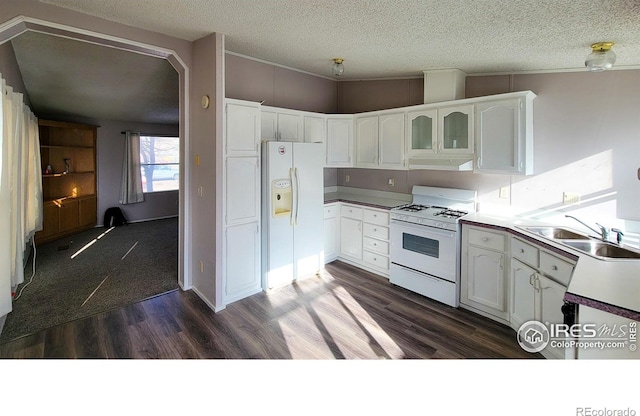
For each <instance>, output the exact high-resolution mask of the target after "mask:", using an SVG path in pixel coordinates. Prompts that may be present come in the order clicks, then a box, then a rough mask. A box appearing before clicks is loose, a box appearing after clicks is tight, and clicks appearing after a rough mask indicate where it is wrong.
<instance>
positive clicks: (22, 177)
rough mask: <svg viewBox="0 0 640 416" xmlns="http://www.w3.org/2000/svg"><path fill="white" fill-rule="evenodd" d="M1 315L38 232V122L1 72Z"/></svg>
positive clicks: (6, 309)
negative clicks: (30, 243)
mask: <svg viewBox="0 0 640 416" xmlns="http://www.w3.org/2000/svg"><path fill="white" fill-rule="evenodd" d="M0 83H1V84H2V85H1V95H2V97H1V99H0V141H1V143H0V316H3V315H6V314H7V313H9V312H11V291H12V289H13V288H15V287H16V286H17V285H19V284H21V283H23V282H24V252H25V249H26V248H27V243H28V241H29V239H31V237H33V235H34V234H35V233H36V231H40V230H42V207H43V202H42V172H41V170H40V138H39V135H38V120H37V119H36V117H35V116H34V115H33V113H32V112H31V110H30V109H29V107H27V106H26V105H25V104H24V102H23V95H22V94H20V93H16V92H14V91H13V88H11V87H10V86H8V85H7V84H6V81H5V80H4V78H2V75H1V74H0Z"/></svg>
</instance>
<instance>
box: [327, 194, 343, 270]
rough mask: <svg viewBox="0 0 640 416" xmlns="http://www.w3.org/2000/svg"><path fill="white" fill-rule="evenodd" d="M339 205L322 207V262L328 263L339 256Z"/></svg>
mask: <svg viewBox="0 0 640 416" xmlns="http://www.w3.org/2000/svg"><path fill="white" fill-rule="evenodd" d="M339 209H340V204H338V203H334V204H326V205H325V206H324V262H325V264H326V263H329V262H332V261H334V260H335V259H337V258H338V255H339V254H340V224H339V221H340V213H339Z"/></svg>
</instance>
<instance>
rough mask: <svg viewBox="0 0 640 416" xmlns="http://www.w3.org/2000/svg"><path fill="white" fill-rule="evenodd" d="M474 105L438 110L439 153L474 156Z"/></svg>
mask: <svg viewBox="0 0 640 416" xmlns="http://www.w3.org/2000/svg"><path fill="white" fill-rule="evenodd" d="M473 128H474V124H473V105H466V106H459V107H447V108H442V109H438V140H439V145H438V151H439V152H441V153H453V154H473Z"/></svg>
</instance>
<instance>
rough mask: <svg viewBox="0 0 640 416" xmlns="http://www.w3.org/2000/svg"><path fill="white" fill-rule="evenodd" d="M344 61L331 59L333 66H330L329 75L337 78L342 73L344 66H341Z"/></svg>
mask: <svg viewBox="0 0 640 416" xmlns="http://www.w3.org/2000/svg"><path fill="white" fill-rule="evenodd" d="M342 62H344V59H342V58H333V65H331V73H332V74H333V75H335V76H337V77H339V76H340V75H342V73H343V72H344V65H343V64H342Z"/></svg>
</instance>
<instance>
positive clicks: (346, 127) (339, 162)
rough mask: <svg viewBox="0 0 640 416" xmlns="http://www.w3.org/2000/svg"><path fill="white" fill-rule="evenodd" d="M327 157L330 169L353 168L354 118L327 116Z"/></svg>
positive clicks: (327, 164) (349, 116)
mask: <svg viewBox="0 0 640 416" xmlns="http://www.w3.org/2000/svg"><path fill="white" fill-rule="evenodd" d="M325 149H326V155H327V162H326V166H328V167H351V166H353V157H352V153H353V116H351V115H347V116H342V115H329V116H327V140H326V146H325Z"/></svg>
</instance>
